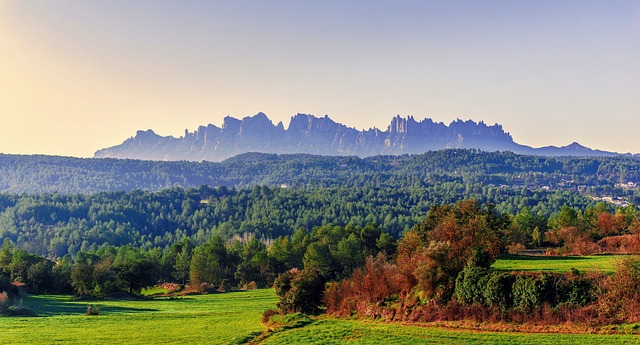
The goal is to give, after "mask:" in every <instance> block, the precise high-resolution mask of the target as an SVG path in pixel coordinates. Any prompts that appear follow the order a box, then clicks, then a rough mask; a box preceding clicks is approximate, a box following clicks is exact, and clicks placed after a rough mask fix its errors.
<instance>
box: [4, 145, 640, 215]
mask: <svg viewBox="0 0 640 345" xmlns="http://www.w3.org/2000/svg"><path fill="white" fill-rule="evenodd" d="M445 182H450V183H458V184H462V185H463V186H465V187H466V186H471V188H474V189H478V188H482V187H484V186H503V187H506V188H516V189H521V188H528V189H530V190H537V189H539V188H543V187H544V188H549V189H552V190H555V189H571V190H574V191H577V189H578V187H581V189H582V190H583V191H584V192H585V193H591V194H593V195H608V196H621V197H625V198H628V199H630V201H631V202H633V203H636V204H637V203H638V202H640V193H639V192H637V190H635V189H622V188H619V187H617V186H616V185H617V184H619V183H628V182H634V183H640V160H638V159H634V158H631V157H624V156H619V157H601V158H570V157H538V156H527V155H516V154H513V153H510V152H482V151H478V150H462V149H455V150H443V151H434V152H427V153H424V154H421V155H403V156H375V157H368V158H358V157H323V156H313V155H301V154H299V155H274V154H259V153H249V154H243V155H240V156H237V157H234V158H230V159H228V160H226V161H224V162H221V163H212V162H199V163H198V162H184V161H183V162H158V161H139V160H119V159H90V158H84V159H82V158H70V157H55V156H19V155H5V154H0V192H8V193H43V192H51V193H54V192H58V193H66V194H69V193H84V194H86V193H96V192H101V191H125V192H129V191H133V190H137V189H142V190H150V191H157V190H161V189H166V188H173V187H182V188H192V187H197V186H200V185H205V184H206V185H210V186H226V187H236V188H240V187H246V186H253V185H267V186H279V185H282V184H285V185H288V186H290V187H304V188H306V187H313V188H317V187H323V188H337V187H345V188H351V187H370V188H394V189H404V188H420V187H430V186H432V185H434V184H437V183H445Z"/></svg>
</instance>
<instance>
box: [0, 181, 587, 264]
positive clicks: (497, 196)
mask: <svg viewBox="0 0 640 345" xmlns="http://www.w3.org/2000/svg"><path fill="white" fill-rule="evenodd" d="M465 198H473V199H476V200H478V201H479V202H482V203H485V202H490V203H493V204H495V205H496V209H497V210H498V211H500V212H503V213H505V214H509V215H512V216H515V217H516V223H517V224H518V226H519V227H518V229H517V231H518V232H517V233H514V234H513V236H514V238H513V241H514V242H517V243H522V244H524V245H526V246H535V245H539V244H540V243H542V241H543V236H540V235H539V236H536V235H535V233H538V234H540V233H542V234H544V232H546V231H547V230H548V226H547V225H548V224H547V218H548V217H550V216H553V215H554V214H555V213H558V212H560V211H561V209H562V206H563V205H570V206H571V207H573V208H575V209H577V210H585V209H588V208H589V207H595V206H594V205H595V202H594V201H593V200H591V199H588V198H586V197H583V196H581V195H579V194H577V193H572V192H568V191H547V190H537V191H530V190H519V189H518V190H516V189H504V188H500V187H495V186H493V187H492V186H481V185H465V184H463V183H461V182H433V183H432V184H430V185H425V186H422V187H415V188H404V189H396V188H374V187H354V188H348V187H326V188H282V187H267V186H254V187H250V188H243V189H235V188H227V187H224V186H222V187H218V188H211V187H207V186H201V187H198V188H192V189H186V190H185V189H181V188H171V189H165V190H162V191H159V192H149V191H140V190H137V191H133V192H129V193H125V192H102V193H96V194H88V195H86V194H71V195H64V194H57V193H55V194H37V195H26V194H25V195H9V194H0V239H4V238H9V239H10V240H11V241H12V242H13V243H15V245H16V247H18V248H22V249H25V250H27V251H28V252H30V253H34V254H37V255H40V256H44V257H49V258H57V257H62V256H64V255H66V254H71V255H76V254H77V253H78V252H80V251H84V252H87V251H97V250H98V249H99V248H101V247H103V246H108V245H112V246H123V245H131V246H133V247H136V248H142V249H145V250H150V249H154V248H158V249H160V250H167V249H168V248H169V247H170V246H171V245H173V244H174V243H176V242H179V241H181V240H182V239H184V238H187V239H189V240H190V241H192V242H193V243H195V244H201V243H203V242H204V241H206V240H207V239H209V238H211V237H212V236H216V235H217V236H221V237H222V238H224V239H229V238H232V237H233V236H236V235H243V234H252V235H253V236H255V237H256V238H258V239H263V240H268V239H274V238H277V237H279V236H289V235H291V234H293V233H294V232H295V231H296V230H298V229H305V230H306V231H311V230H312V229H313V228H314V227H317V226H322V225H326V224H334V225H340V226H345V225H348V224H353V225H357V226H361V227H363V226H365V225H366V224H369V223H374V224H378V225H379V226H380V227H381V228H382V229H384V230H385V232H387V233H389V234H390V235H391V236H392V237H394V238H399V237H400V235H401V234H402V233H403V232H406V231H408V230H409V229H411V227H413V226H414V225H415V224H417V223H418V222H420V220H421V219H423V218H424V216H425V215H426V213H427V210H428V209H429V207H430V205H433V204H447V203H453V202H456V201H458V200H461V199H465ZM576 212H577V211H576Z"/></svg>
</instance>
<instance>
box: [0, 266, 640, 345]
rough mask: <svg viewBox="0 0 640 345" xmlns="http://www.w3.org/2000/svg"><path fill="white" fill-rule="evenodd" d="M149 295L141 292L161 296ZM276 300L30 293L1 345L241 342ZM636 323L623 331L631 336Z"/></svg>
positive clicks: (467, 336)
mask: <svg viewBox="0 0 640 345" xmlns="http://www.w3.org/2000/svg"><path fill="white" fill-rule="evenodd" d="M617 259H619V256H587V257H544V256H510V257H507V258H502V259H500V260H498V261H497V262H496V263H495V264H494V267H495V268H497V269H501V270H527V271H541V270H544V271H553V272H563V271H567V270H569V269H571V268H572V267H575V268H577V269H579V270H591V269H599V270H601V271H603V272H610V271H612V270H613V267H614V262H615V261H616V260H617ZM156 290H157V289H156ZM156 290H149V291H147V293H156V292H162V291H160V290H158V291H156ZM276 302H277V298H276V296H275V293H274V292H273V290H272V289H265V290H256V291H246V292H229V293H224V294H212V295H200V296H186V297H178V298H157V299H154V300H139V301H136V300H104V301H89V302H88V301H75V300H73V299H72V298H71V297H70V296H29V297H26V298H24V300H22V303H21V304H22V305H23V306H25V307H28V308H30V309H32V310H34V311H35V312H36V313H37V314H38V315H39V317H32V318H0V325H1V327H2V329H1V330H0V344H127V345H135V344H180V343H184V344H228V343H236V344H240V343H245V342H247V341H250V340H252V339H254V337H256V336H258V335H260V334H261V333H262V332H263V331H264V330H265V326H264V325H262V324H261V322H260V320H261V315H262V312H263V311H265V310H267V309H273V308H275V305H276ZM14 303H19V301H14ZM89 304H97V305H99V306H100V313H99V315H97V316H87V315H85V313H86V310H87V306H88V305H89ZM639 326H640V325H628V326H623V328H624V329H627V330H630V331H636V330H637V329H636V328H637V327H639ZM259 344H640V336H638V335H593V334H581V335H572V334H528V333H515V332H503V333H496V332H478V331H468V330H454V329H445V328H438V327H421V326H406V325H400V324H387V323H383V322H374V321H358V320H338V319H332V318H326V317H319V318H313V319H311V320H310V321H309V322H305V323H303V324H302V326H301V327H298V328H291V329H287V330H283V331H280V332H276V333H273V334H271V335H269V336H268V337H266V338H264V339H262V340H261V342H260V343H259Z"/></svg>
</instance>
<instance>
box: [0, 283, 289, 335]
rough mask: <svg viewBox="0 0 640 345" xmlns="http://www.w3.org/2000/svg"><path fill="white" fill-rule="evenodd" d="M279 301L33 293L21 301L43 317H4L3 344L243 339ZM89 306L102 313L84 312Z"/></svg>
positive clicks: (270, 295)
mask: <svg viewBox="0 0 640 345" xmlns="http://www.w3.org/2000/svg"><path fill="white" fill-rule="evenodd" d="M276 301H277V299H276V296H275V294H274V292H273V290H272V289H265V290H257V291H249V292H229V293H224V294H211V295H200V296H185V297H178V298H174V299H168V298H160V299H155V300H141V301H135V300H120V301H118V300H105V301H95V302H94V301H90V302H87V301H74V300H72V298H71V297H70V296H29V297H27V298H25V299H23V300H22V305H23V306H25V307H29V308H31V309H33V310H34V311H35V312H36V313H37V314H38V315H39V316H41V317H32V318H0V325H2V330H1V331H0V344H12V345H15V344H57V343H64V344H127V345H133V344H227V343H242V342H244V341H246V340H248V339H252V338H253V337H255V336H256V335H257V334H260V333H261V332H262V331H263V330H264V326H263V325H262V323H261V322H260V320H261V316H262V312H263V311H265V310H267V309H270V308H275V304H276ZM18 303H19V302H18ZM88 304H98V305H100V314H99V315H97V316H87V315H85V313H86V311H87V305H88Z"/></svg>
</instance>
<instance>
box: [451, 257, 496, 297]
mask: <svg viewBox="0 0 640 345" xmlns="http://www.w3.org/2000/svg"><path fill="white" fill-rule="evenodd" d="M488 278H489V270H488V269H486V268H481V267H476V266H471V265H467V267H465V268H464V270H462V272H460V273H459V274H458V278H457V279H456V287H455V293H454V294H455V296H456V298H457V299H458V301H459V302H461V303H463V304H478V305H479V304H484V287H485V286H486V282H487V279H488Z"/></svg>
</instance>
